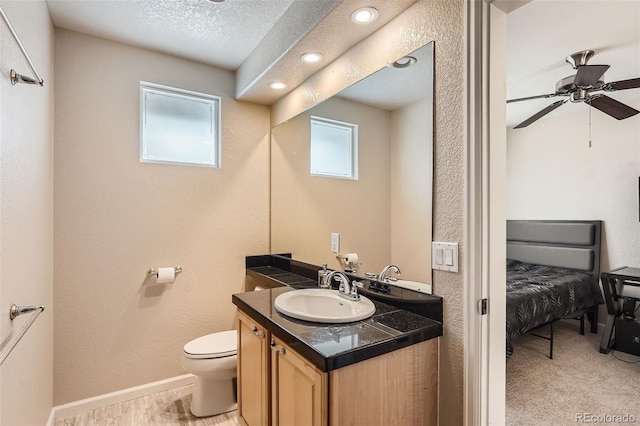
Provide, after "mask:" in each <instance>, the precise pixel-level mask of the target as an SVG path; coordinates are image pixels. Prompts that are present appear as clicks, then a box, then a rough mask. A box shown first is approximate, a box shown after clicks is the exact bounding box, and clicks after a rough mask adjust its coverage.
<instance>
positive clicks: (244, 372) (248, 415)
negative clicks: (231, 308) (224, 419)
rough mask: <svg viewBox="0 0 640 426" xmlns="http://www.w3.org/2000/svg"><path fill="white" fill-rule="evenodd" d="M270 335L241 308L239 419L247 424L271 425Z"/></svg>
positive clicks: (250, 425)
mask: <svg viewBox="0 0 640 426" xmlns="http://www.w3.org/2000/svg"><path fill="white" fill-rule="evenodd" d="M269 361H270V357H269V336H268V332H267V330H265V329H264V328H262V327H261V326H259V325H258V324H257V323H256V322H255V321H253V320H252V319H250V318H249V317H248V316H246V315H245V314H243V313H242V312H240V311H238V419H239V420H240V423H241V424H244V425H248V426H269V424H270V423H269V419H270V413H269V397H270V395H269V392H270V389H269Z"/></svg>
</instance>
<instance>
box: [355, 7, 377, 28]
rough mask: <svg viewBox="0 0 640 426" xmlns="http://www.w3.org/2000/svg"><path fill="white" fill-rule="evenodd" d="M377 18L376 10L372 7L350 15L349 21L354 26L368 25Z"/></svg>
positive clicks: (358, 10) (357, 10) (362, 8)
mask: <svg viewBox="0 0 640 426" xmlns="http://www.w3.org/2000/svg"><path fill="white" fill-rule="evenodd" d="M377 18H378V10H377V9H376V8H374V7H361V8H360V9H356V10H355V12H353V13H352V14H351V20H352V21H353V22H355V23H356V24H369V23H371V22H373V21H375V20H376V19H377Z"/></svg>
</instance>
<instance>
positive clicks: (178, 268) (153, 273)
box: [147, 266, 182, 278]
mask: <svg viewBox="0 0 640 426" xmlns="http://www.w3.org/2000/svg"><path fill="white" fill-rule="evenodd" d="M173 270H174V271H175V272H176V275H178V274H179V273H180V272H182V266H174V267H173ZM147 276H148V277H149V278H152V277H156V278H158V269H156V268H150V269H149V270H148V271H147Z"/></svg>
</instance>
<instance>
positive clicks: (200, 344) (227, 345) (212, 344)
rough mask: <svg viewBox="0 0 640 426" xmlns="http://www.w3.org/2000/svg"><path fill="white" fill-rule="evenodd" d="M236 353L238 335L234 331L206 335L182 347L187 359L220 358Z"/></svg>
mask: <svg viewBox="0 0 640 426" xmlns="http://www.w3.org/2000/svg"><path fill="white" fill-rule="evenodd" d="M237 351H238V333H237V332H236V331H235V330H229V331H221V332H218V333H213V334H207V335H206V336H202V337H198V338H197V339H194V340H192V341H190V342H189V343H187V344H186V345H184V354H185V356H186V357H187V358H196V359H197V358H222V357H225V356H231V355H236V353H237Z"/></svg>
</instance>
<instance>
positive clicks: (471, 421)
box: [464, 0, 506, 426]
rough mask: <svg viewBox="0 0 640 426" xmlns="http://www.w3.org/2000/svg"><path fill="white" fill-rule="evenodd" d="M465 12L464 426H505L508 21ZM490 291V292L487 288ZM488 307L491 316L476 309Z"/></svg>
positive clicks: (492, 13)
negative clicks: (466, 103) (483, 300)
mask: <svg viewBox="0 0 640 426" xmlns="http://www.w3.org/2000/svg"><path fill="white" fill-rule="evenodd" d="M465 4H466V14H465V15H466V19H467V25H466V30H467V33H466V42H467V49H466V51H467V58H466V60H467V67H466V72H467V75H466V81H467V84H466V90H467V93H466V96H467V99H468V108H467V117H466V120H467V123H466V138H467V144H466V146H467V152H466V163H467V164H466V170H467V181H466V194H465V199H466V203H467V205H466V217H465V222H466V227H465V228H466V230H465V233H466V235H465V241H467V253H466V256H465V259H466V264H465V286H466V287H465V288H466V299H465V333H464V336H465V337H464V339H465V342H464V344H465V356H464V367H465V394H464V406H465V416H464V418H465V424H466V425H469V426H471V425H473V426H476V425H483V426H484V425H503V424H504V421H505V412H504V407H505V365H506V363H505V301H504V299H505V285H504V283H505V282H506V278H505V275H506V273H505V259H506V252H505V250H506V118H505V108H506V107H505V100H506V97H505V96H506V95H505V91H506V89H505V81H506V61H505V54H506V48H505V47H504V43H505V42H506V15H505V14H504V12H502V11H500V10H499V9H497V8H496V7H495V6H493V5H492V4H491V0H469V1H467V2H465ZM490 283H494V285H490ZM483 298H486V299H487V300H488V306H489V310H488V314H487V315H482V314H481V312H480V301H481V300H482V299H483Z"/></svg>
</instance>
